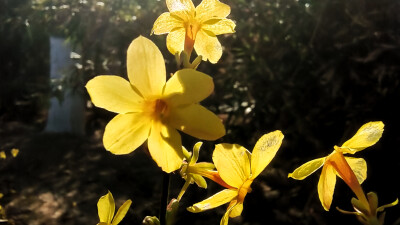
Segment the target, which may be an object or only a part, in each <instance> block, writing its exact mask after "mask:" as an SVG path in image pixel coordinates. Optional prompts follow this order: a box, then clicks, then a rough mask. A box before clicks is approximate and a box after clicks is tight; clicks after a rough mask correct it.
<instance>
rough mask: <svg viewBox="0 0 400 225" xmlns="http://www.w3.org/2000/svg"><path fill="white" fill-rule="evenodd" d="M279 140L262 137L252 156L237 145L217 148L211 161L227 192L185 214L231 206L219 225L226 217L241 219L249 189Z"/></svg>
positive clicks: (273, 134)
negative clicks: (227, 186)
mask: <svg viewBox="0 0 400 225" xmlns="http://www.w3.org/2000/svg"><path fill="white" fill-rule="evenodd" d="M282 140H283V134H282V132H281V131H274V132H271V133H268V134H265V135H263V136H262V137H261V138H260V139H259V140H258V141H257V143H256V145H255V146H254V149H253V153H250V152H249V151H248V150H247V149H245V148H244V147H242V146H240V145H237V144H218V145H216V146H215V150H214V152H213V161H214V164H215V167H216V168H217V170H218V172H219V174H220V176H221V178H222V180H223V181H225V182H226V183H227V184H228V185H229V186H230V188H228V189H224V190H222V191H220V192H218V193H217V194H215V195H213V196H211V197H209V198H208V199H206V200H204V201H201V202H198V203H196V204H194V205H193V206H191V207H189V208H188V210H189V211H190V212H194V213H197V212H202V211H204V210H208V209H212V208H215V207H218V206H220V205H223V204H225V203H228V202H230V203H229V206H228V209H227V211H226V213H225V215H224V217H223V218H222V220H221V223H220V224H221V225H226V224H228V219H229V217H237V216H240V215H241V213H242V210H243V201H244V198H245V197H246V195H247V193H249V192H251V188H250V185H251V184H252V182H253V180H254V179H255V178H256V177H257V176H258V175H259V174H260V173H261V172H262V171H263V170H264V169H265V167H266V166H267V165H268V164H269V163H270V162H271V160H272V159H273V158H274V156H275V154H276V152H277V151H278V149H279V147H280V146H281V144H282Z"/></svg>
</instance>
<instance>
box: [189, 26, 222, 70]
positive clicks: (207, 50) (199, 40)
mask: <svg viewBox="0 0 400 225" xmlns="http://www.w3.org/2000/svg"><path fill="white" fill-rule="evenodd" d="M194 50H195V51H196V53H197V55H201V56H202V57H203V60H204V61H206V60H207V59H208V60H209V61H210V62H211V63H217V62H218V60H219V59H220V58H221V56H222V47H221V43H219V41H218V39H217V37H216V36H215V35H214V34H213V33H211V32H206V31H205V30H202V29H200V30H199V32H197V36H196V41H195V42H194Z"/></svg>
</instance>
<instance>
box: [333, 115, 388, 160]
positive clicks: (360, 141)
mask: <svg viewBox="0 0 400 225" xmlns="http://www.w3.org/2000/svg"><path fill="white" fill-rule="evenodd" d="M384 126H385V125H384V124H383V123H382V122H381V121H377V122H369V123H366V124H364V125H363V126H362V127H361V128H360V129H359V130H358V131H357V133H356V134H355V135H354V136H353V137H352V138H350V139H349V140H348V141H346V142H345V143H344V144H343V145H342V147H341V148H342V149H341V150H342V151H343V152H344V153H350V154H354V153H356V152H358V151H361V150H363V149H365V148H367V147H369V146H372V145H374V144H375V143H376V142H378V141H379V139H380V138H381V137H382V133H383V127H384ZM346 148H347V149H346Z"/></svg>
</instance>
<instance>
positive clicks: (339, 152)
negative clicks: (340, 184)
mask: <svg viewBox="0 0 400 225" xmlns="http://www.w3.org/2000/svg"><path fill="white" fill-rule="evenodd" d="M383 127H384V124H383V123H382V122H380V121H378V122H369V123H366V124H364V125H363V126H362V127H361V128H360V129H359V130H358V131H357V133H356V134H355V135H354V136H353V137H352V138H350V139H349V140H348V141H346V142H345V143H344V144H343V145H342V146H341V147H338V146H334V150H333V152H332V153H331V154H330V155H328V156H327V157H322V158H318V159H314V160H311V161H309V162H307V163H305V164H303V165H301V166H300V167H299V168H297V169H295V170H294V171H293V173H290V174H289V177H292V178H294V179H297V180H303V179H304V178H306V177H307V176H309V175H310V174H312V173H314V172H315V171H316V170H317V169H319V168H321V167H322V166H323V167H322V172H321V176H320V179H319V182H318V195H319V199H320V201H321V204H322V206H323V207H324V209H325V210H326V211H328V210H329V208H330V206H331V203H332V198H333V192H334V189H335V184H336V175H338V176H339V177H340V178H342V179H343V180H344V181H345V182H346V184H347V185H348V186H349V187H350V188H351V189H352V191H353V192H354V193H355V194H356V196H357V197H358V198H359V200H360V201H362V202H363V203H365V204H368V200H367V199H366V197H365V194H364V192H363V190H362V189H361V186H360V184H361V183H362V182H363V181H364V180H365V179H366V178H367V164H366V162H365V160H364V159H362V158H352V157H344V156H343V154H346V153H349V154H354V153H356V152H358V151H361V150H363V149H365V148H367V147H370V146H372V145H374V144H375V143H376V142H378V141H379V139H380V138H381V137H382V133H383Z"/></svg>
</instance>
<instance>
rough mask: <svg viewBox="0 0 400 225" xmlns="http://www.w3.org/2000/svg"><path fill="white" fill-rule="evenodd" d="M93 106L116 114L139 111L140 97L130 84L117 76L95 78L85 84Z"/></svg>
mask: <svg viewBox="0 0 400 225" xmlns="http://www.w3.org/2000/svg"><path fill="white" fill-rule="evenodd" d="M86 89H87V91H88V93H89V95H90V97H91V99H92V102H93V104H94V105H95V106H97V107H100V108H104V109H107V110H108V111H111V112H116V113H127V112H139V111H141V104H140V102H142V101H143V98H142V97H140V95H138V94H137V93H136V92H135V91H134V90H133V89H132V87H131V84H130V83H129V82H128V81H127V80H125V79H123V78H122V77H119V76H97V77H95V78H93V79H91V80H90V81H89V82H88V83H87V84H86Z"/></svg>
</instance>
